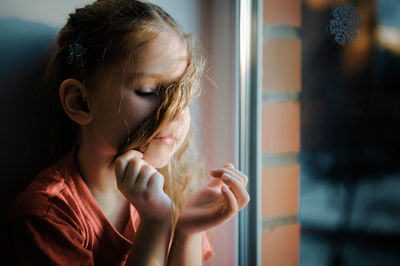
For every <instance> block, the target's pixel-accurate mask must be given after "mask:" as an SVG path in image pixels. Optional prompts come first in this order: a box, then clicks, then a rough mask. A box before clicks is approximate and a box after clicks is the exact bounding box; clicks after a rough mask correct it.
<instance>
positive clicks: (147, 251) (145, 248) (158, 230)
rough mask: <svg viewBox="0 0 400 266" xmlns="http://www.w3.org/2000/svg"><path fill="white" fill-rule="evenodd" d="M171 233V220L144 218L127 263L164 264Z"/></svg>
mask: <svg viewBox="0 0 400 266" xmlns="http://www.w3.org/2000/svg"><path fill="white" fill-rule="evenodd" d="M170 233H171V222H166V221H162V220H142V221H141V222H140V225H139V228H138V230H137V232H136V236H135V239H134V240H133V245H132V247H131V251H130V253H129V257H128V259H127V262H126V264H125V265H146V266H147V265H149V266H150V265H151V266H153V265H154V266H155V265H159V266H161V265H164V261H165V258H166V254H167V249H168V242H169V238H170ZM179 265H186V264H179ZM188 265H189V264H188Z"/></svg>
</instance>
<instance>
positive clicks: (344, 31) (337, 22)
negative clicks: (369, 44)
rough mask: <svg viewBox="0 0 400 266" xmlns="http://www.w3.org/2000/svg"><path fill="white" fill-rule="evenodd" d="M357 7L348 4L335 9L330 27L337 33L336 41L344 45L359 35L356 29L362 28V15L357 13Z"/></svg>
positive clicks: (334, 33) (333, 33) (333, 32)
mask: <svg viewBox="0 0 400 266" xmlns="http://www.w3.org/2000/svg"><path fill="white" fill-rule="evenodd" d="M355 11H356V8H355V7H354V6H353V5H351V4H347V5H345V6H338V7H337V8H335V10H333V12H332V15H333V18H334V19H332V20H331V21H330V25H329V29H330V31H331V34H332V35H335V42H337V43H338V44H340V45H342V46H344V45H345V44H346V42H348V43H352V42H353V41H354V40H355V39H356V38H357V36H358V34H357V32H356V29H359V28H361V18H360V15H357V14H355Z"/></svg>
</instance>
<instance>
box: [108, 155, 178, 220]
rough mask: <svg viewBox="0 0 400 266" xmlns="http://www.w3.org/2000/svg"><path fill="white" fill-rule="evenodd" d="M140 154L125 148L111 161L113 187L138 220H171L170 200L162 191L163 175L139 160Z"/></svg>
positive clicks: (171, 207) (140, 158)
mask: <svg viewBox="0 0 400 266" xmlns="http://www.w3.org/2000/svg"><path fill="white" fill-rule="evenodd" d="M142 157H143V153H141V152H139V151H135V150H131V151H128V152H126V153H124V154H123V155H121V156H120V157H118V158H117V159H116V161H115V175H116V179H117V186H118V189H119V190H120V191H121V193H122V194H123V195H124V196H125V197H126V199H127V200H128V201H129V202H130V203H131V204H132V205H133V206H134V207H135V208H136V210H137V211H138V213H139V215H140V218H141V219H142V220H145V219H152V220H164V221H171V219H172V216H173V211H174V207H173V203H172V201H171V199H170V198H169V197H168V195H167V194H165V192H164V190H163V186H164V176H163V175H162V174H160V173H159V172H158V171H157V170H156V169H155V168H154V167H153V166H151V165H150V164H148V163H147V162H146V161H144V160H142Z"/></svg>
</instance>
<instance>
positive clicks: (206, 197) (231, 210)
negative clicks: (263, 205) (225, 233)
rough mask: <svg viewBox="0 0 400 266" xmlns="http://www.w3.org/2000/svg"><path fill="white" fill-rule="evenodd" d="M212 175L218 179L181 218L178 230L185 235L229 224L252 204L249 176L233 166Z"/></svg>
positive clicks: (194, 199) (196, 198)
mask: <svg viewBox="0 0 400 266" xmlns="http://www.w3.org/2000/svg"><path fill="white" fill-rule="evenodd" d="M210 173H211V175H212V176H213V177H215V178H216V179H214V180H212V181H211V182H209V183H208V184H207V185H206V186H205V187H203V188H202V189H200V190H199V191H198V192H196V193H195V194H194V195H193V196H192V197H191V198H190V199H189V201H188V203H187V204H186V205H185V207H184V208H183V210H182V212H181V215H180V216H179V220H178V223H177V230H179V231H180V232H181V233H183V234H185V235H190V234H194V233H199V232H201V231H205V230H207V229H209V228H211V227H214V226H216V225H220V224H223V223H225V222H226V221H228V220H229V219H231V218H232V217H233V216H234V215H235V214H236V213H237V212H238V211H240V210H241V209H242V208H243V207H244V206H246V204H247V203H248V202H249V200H250V196H249V194H248V193H247V191H246V185H247V181H248V179H247V176H246V175H244V174H243V173H242V172H240V171H239V170H237V169H235V168H234V166H233V165H232V164H226V165H224V166H223V168H219V169H216V170H213V171H211V172H210Z"/></svg>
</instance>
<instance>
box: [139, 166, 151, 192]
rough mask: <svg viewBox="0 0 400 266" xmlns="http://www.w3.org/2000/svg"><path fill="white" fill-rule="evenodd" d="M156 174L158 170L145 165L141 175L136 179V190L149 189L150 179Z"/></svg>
mask: <svg viewBox="0 0 400 266" xmlns="http://www.w3.org/2000/svg"><path fill="white" fill-rule="evenodd" d="M155 173H156V170H155V169H154V168H153V167H152V166H151V165H149V164H144V165H143V166H142V168H141V169H140V173H139V175H138V177H137V179H136V183H135V186H136V189H138V190H144V189H146V188H147V183H148V182H149V179H150V177H151V176H152V175H153V174H155Z"/></svg>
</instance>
